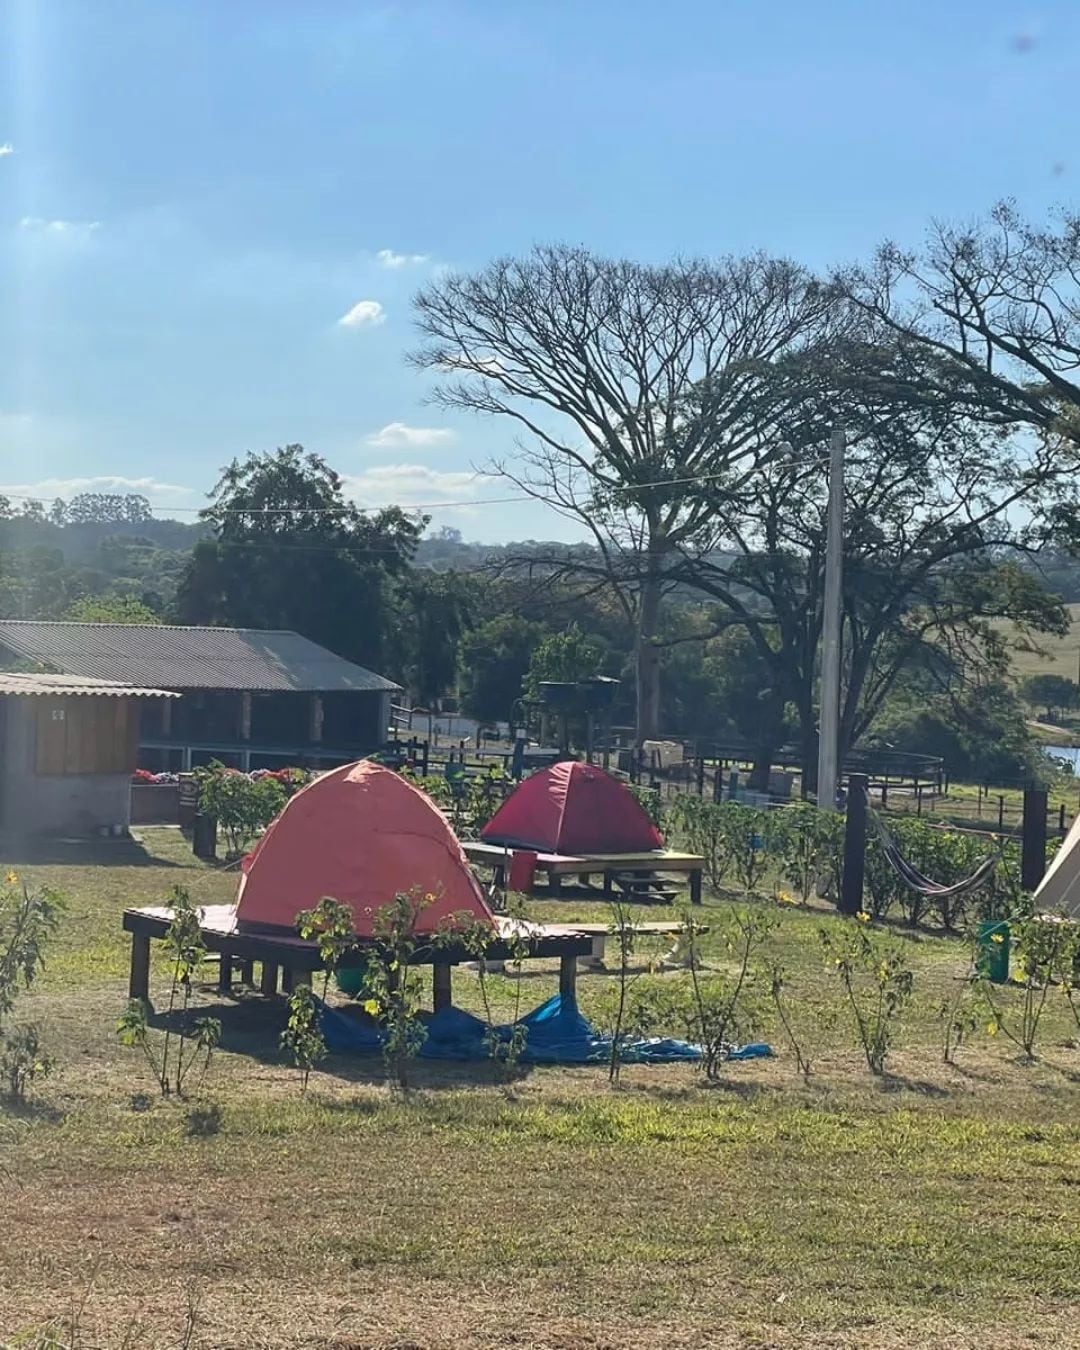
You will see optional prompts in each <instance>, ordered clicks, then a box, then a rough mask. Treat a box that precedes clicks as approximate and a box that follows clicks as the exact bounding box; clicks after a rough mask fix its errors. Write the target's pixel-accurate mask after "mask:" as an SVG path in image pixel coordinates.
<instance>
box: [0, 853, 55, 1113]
mask: <svg viewBox="0 0 1080 1350" xmlns="http://www.w3.org/2000/svg"><path fill="white" fill-rule="evenodd" d="M63 912H64V902H63V899H62V897H61V896H60V893H59V892H58V891H55V890H52V889H50V888H49V887H41V888H39V889H36V890H31V889H30V887H29V886H27V885H26V884H25V883H24V882H20V881H19V878H18V876H17V875H16V874H15V873H14V872H8V873H7V876H6V878H5V882H4V887H3V889H2V890H0V1077H2V1078H3V1079H4V1081H5V1082H6V1084H7V1089H8V1092H9V1094H10V1095H11V1096H12V1097H15V1098H18V1099H21V1098H22V1097H23V1095H24V1094H25V1092H26V1088H27V1085H28V1084H29V1083H31V1082H32V1081H33V1080H34V1079H35V1078H43V1077H44V1076H45V1075H46V1074H47V1073H48V1072H49V1071H50V1069H51V1068H52V1060H51V1059H50V1057H49V1056H48V1055H47V1054H45V1053H44V1051H43V1050H42V1048H41V1044H40V1031H39V1029H38V1028H37V1027H36V1026H33V1025H31V1024H27V1023H21V1024H18V1025H16V1026H13V1027H10V1028H9V1027H6V1026H5V1020H6V1019H7V1017H8V1016H9V1014H10V1013H11V1011H12V1010H13V1008H14V1007H15V1003H16V1000H17V998H18V996H19V994H20V992H21V991H22V990H24V989H29V988H30V986H31V985H32V984H33V983H34V981H35V980H36V979H37V977H38V975H39V974H40V972H41V969H42V967H43V966H44V964H45V949H46V947H47V946H48V943H49V941H50V940H51V939H52V937H53V936H54V935H55V933H56V930H57V928H58V927H59V924H60V920H61V918H62V916H63Z"/></svg>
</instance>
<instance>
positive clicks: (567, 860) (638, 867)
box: [461, 839, 705, 905]
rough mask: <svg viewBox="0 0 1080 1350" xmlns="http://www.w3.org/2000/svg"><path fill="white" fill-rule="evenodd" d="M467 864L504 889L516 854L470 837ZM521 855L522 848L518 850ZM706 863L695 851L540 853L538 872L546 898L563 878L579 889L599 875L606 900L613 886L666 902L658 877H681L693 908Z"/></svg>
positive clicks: (670, 893) (698, 900) (557, 889)
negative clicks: (489, 873)
mask: <svg viewBox="0 0 1080 1350" xmlns="http://www.w3.org/2000/svg"><path fill="white" fill-rule="evenodd" d="M461 847H462V848H463V849H464V850H465V856H466V857H467V858H468V859H469V861H470V862H473V863H479V864H481V865H483V866H486V867H491V868H493V869H494V872H495V883H496V885H498V886H504V885H505V883H506V878H507V876H508V874H509V871H510V860H511V859H512V858H513V856H514V853H515V850H514V849H512V848H507V847H506V846H505V845H503V844H485V843H484V842H483V841H481V840H478V839H474V840H467V841H466V842H465V843H463V844H462V845H461ZM517 851H518V852H520V851H521V850H517ZM704 869H705V859H704V858H703V857H701V856H700V855H699V854H697V853H680V852H678V851H677V850H675V849H654V850H651V851H647V852H644V853H591V854H588V855H587V856H579V855H571V854H564V853H538V854H537V855H536V870H537V872H542V873H543V874H544V876H545V877H546V878H547V886H548V894H549V895H553V896H557V895H559V894H560V893H561V890H562V882H563V878H564V877H570V876H576V877H577V878H578V880H579V881H580V882H581V883H582V884H583V885H586V886H587V885H588V884H589V879H590V877H592V876H594V875H596V874H597V873H599V875H600V876H601V877H602V878H603V894H604V897H605V898H606V899H610V898H611V896H612V895H613V894H614V892H615V888H616V886H618V887H619V889H620V890H623V891H624V892H627V893H628V894H629V895H631V896H632V898H634V899H647V898H648V897H649V894H650V893H651V894H653V895H655V896H656V897H657V898H658V899H659V898H661V897H662V898H663V899H664V901H665V902H667V903H670V901H671V899H672V898H673V896H674V892H673V891H671V890H670V889H668V888H666V887H664V886H663V885H662V884H661V883H660V882H659V878H660V877H661V876H663V875H665V874H667V875H671V874H674V875H677V876H678V875H681V876H685V877H686V878H687V879H688V882H689V886H690V900H691V903H692V904H695V905H700V904H701V876H702V872H703V871H704Z"/></svg>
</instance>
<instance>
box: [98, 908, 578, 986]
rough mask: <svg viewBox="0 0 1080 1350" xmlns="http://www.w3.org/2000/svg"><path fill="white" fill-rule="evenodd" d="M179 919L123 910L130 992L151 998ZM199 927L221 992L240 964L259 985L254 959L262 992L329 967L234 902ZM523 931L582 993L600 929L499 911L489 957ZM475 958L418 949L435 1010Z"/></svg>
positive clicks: (453, 950) (449, 948) (502, 956)
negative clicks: (157, 965) (582, 973)
mask: <svg viewBox="0 0 1080 1350" xmlns="http://www.w3.org/2000/svg"><path fill="white" fill-rule="evenodd" d="M172 919H173V911H172V910H171V909H170V908H168V906H163V905H151V906H147V907H146V908H142V909H126V910H124V915H123V921H122V922H123V927H124V931H125V932H128V933H130V934H131V966H130V972H129V978H128V997H129V998H138V999H143V1000H145V1001H147V1002H149V999H150V943H151V940H152V939H154V938H163V937H165V936H166V934H167V933H168V931H169V926H170V924H171V923H172ZM199 931H200V932H201V934H202V940H203V943H204V944H205V946H206V949H207V951H208V952H214V953H217V955H218V958H219V962H220V965H219V975H218V987H219V989H220V990H221V992H222V993H228V991H229V989H230V988H231V985H232V977H233V973H234V967H235V966H236V965H239V966H240V967H241V971H242V974H243V976H244V978H245V979H246V981H247V982H248V983H250V984H253V983H254V967H255V963H256V962H259V963H260V965H261V977H260V981H259V988H260V991H261V992H262V993H263V994H266V995H271V996H272V995H274V994H276V993H277V992H278V980H279V974H280V980H281V990H282V992H283V993H290V992H291V991H292V988H293V986H294V985H295V984H299V983H310V980H311V974H312V972H313V971H316V970H321V969H323V963H322V960H321V959H320V957H319V949H318V946H317V944H316V943H314V942H309V941H307V940H305V939H304V938H301V937H298V936H297V935H296V934H295V933H290V932H288V931H287V930H283V929H271V928H268V927H266V928H260V927H259V926H257V925H248V924H245V925H238V924H237V919H236V906H235V905H207V906H205V907H204V908H202V909H200V911H199ZM522 937H524V938H525V939H526V944H527V950H526V952H525V953H524V959H525V960H542V959H545V958H546V959H551V958H557V959H558V961H559V992H560V994H562V995H563V997H564V998H575V997H576V993H577V960H578V957H581V956H589V955H591V953H592V951H593V943H594V940H595V935H594V934H592V933H588V932H585V931H583V929H582V928H580V927H578V926H576V925H574V924H541V923H531V922H528V921H523V920H520V919H513V918H510V917H509V916H507V915H496V916H495V918H494V928H493V930H492V938H491V942H490V944H489V945H488V947H487V948H486V950H485V952H484V959H485V961H489V962H496V961H508V960H511V959H514V958H516V956H517V955H519V954H520V947H521V945H522V944H521V938H522ZM374 945H375V944H374V943H372V942H371V941H365V940H364V939H359V940H358V941H357V944H356V951H355V954H356V960H357V962H358V963H359V962H360V961H362V960H363V959H364V958H365V957H366V956H367V954H368V953H370V952H371V950H372V949H373V947H374ZM475 959H476V953H475V952H473V951H469V950H468V949H467V948H466V947H465V946H464V945H461V944H458V945H455V944H452V943H451V944H449V945H440V946H439V947H438V948H434V947H429V948H419V949H418V950H417V951H416V953H415V954H414V956H413V958H412V961H411V964H413V965H430V966H431V968H432V988H433V991H434V992H433V1005H434V1011H435V1012H440V1011H441V1010H442V1009H443V1008H448V1007H449V1006H450V1003H451V972H452V970H453V967H454V966H456V965H460V964H462V963H463V962H466V961H473V960H475Z"/></svg>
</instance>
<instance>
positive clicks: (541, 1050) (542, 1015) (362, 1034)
mask: <svg viewBox="0 0 1080 1350" xmlns="http://www.w3.org/2000/svg"><path fill="white" fill-rule="evenodd" d="M316 1003H318V1005H319V1011H320V1017H321V1021H322V1031H323V1036H324V1038H325V1040H326V1044H327V1048H328V1049H330V1050H337V1051H343V1052H352V1053H354V1054H355V1053H357V1052H364V1051H368V1052H370V1051H374V1050H378V1049H379V1048H380V1046H381V1044H382V1037H381V1034H380V1032H379V1028H378V1025H377V1024H376V1023H375V1021H374V1020H373V1019H372V1018H370V1017H368V1016H367V1015H366V1014H365V1013H363V1012H361V1011H360V1010H359V1009H357V1010H356V1012H352V1011H349V1012H343V1011H341V1010H340V1009H338V1008H331V1007H329V1006H327V1005H326V1004H324V1003H321V1002H320V1001H319V1000H318V999H316ZM519 1024H520V1025H521V1026H523V1027H524V1028H525V1029H526V1037H525V1048H524V1050H523V1052H522V1054H521V1060H522V1062H523V1063H526V1064H596V1063H604V1062H606V1061H607V1060H608V1059H609V1058H610V1056H611V1038H610V1037H609V1036H604V1035H602V1034H601V1033H600V1032H598V1031H597V1030H596V1029H595V1027H593V1025H592V1024H591V1023H590V1022H589V1021H588V1019H587V1018H585V1017H583V1016H582V1014H581V1012H580V1011H579V1010H578V1006H577V1004H576V1003H575V1002H574V1001H573V1000H572V999H563V998H562V996H561V995H560V994H556V995H555V996H554V997H553V998H549V999H548V1001H547V1002H546V1003H543V1004H541V1005H540V1007H539V1008H536V1009H534V1010H533V1011H532V1012H531V1013H528V1014H526V1016H524V1017H522V1018H521V1019H520V1023H519ZM427 1033H428V1034H427V1040H426V1041H425V1042H424V1046H423V1049H422V1050H421V1051H420V1053H421V1055H423V1056H424V1057H426V1058H428V1059H463V1060H478V1059H489V1058H490V1057H491V1055H490V1049H489V1042H488V1040H487V1037H488V1027H487V1024H486V1023H485V1022H483V1021H481V1020H480V1018H479V1017H474V1016H473V1015H472V1013H467V1012H464V1011H463V1010H462V1009H461V1008H445V1009H444V1010H443V1011H442V1012H438V1013H435V1014H434V1016H432V1017H431V1018H430V1019H429V1020H428V1022H427ZM494 1034H495V1035H496V1036H498V1037H500V1038H501V1039H503V1040H509V1039H510V1037H511V1035H512V1034H513V1026H512V1025H511V1026H499V1027H495V1028H494ZM771 1054H772V1050H771V1049H770V1047H769V1046H767V1045H744V1046H741V1047H736V1048H733V1050H732V1052H731V1054H730V1056H729V1058H731V1059H759V1058H763V1057H766V1056H769V1055H771ZM701 1057H702V1056H701V1048H700V1046H697V1045H692V1044H691V1043H690V1042H689V1041H680V1040H673V1039H670V1038H665V1037H650V1038H649V1039H646V1040H633V1041H631V1040H627V1041H624V1043H623V1046H622V1053H621V1058H622V1060H623V1062H624V1063H627V1064H674V1063H680V1062H693V1061H696V1060H699V1059H701Z"/></svg>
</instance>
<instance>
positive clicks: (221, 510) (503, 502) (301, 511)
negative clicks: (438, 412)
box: [0, 473, 728, 525]
mask: <svg viewBox="0 0 1080 1350" xmlns="http://www.w3.org/2000/svg"><path fill="white" fill-rule="evenodd" d="M727 476H728V475H727V474H726V473H703V474H693V475H691V476H690V477H687V478H659V479H656V480H655V481H654V482H651V483H623V484H615V485H613V486H611V487H609V488H607V489H606V491H608V492H613V493H614V492H645V491H648V490H649V489H652V488H665V487H682V486H684V485H686V484H687V483H711V482H715V481H716V480H717V479H721V478H726V477H727ZM116 495H120V494H116ZM124 495H127V496H136V495H139V494H135V493H128V494H124ZM0 496H4V497H7V499H8V501H15V502H42V501H43V498H41V497H33V496H30V495H28V494H26V493H17V492H7V493H0ZM517 502H543V503H544V504H545V505H548V506H563V505H565V503H563V502H559V501H558V500H556V499H551V498H548V497H544V496H541V495H539V494H538V493H533V492H523V493H521V494H519V495H517V496H512V497H474V498H465V499H464V500H461V499H459V500H457V501H437V502H409V503H408V504H406V505H401V504H400V503H396V502H388V503H386V505H384V506H358V505H356V504H355V503H349V504H347V505H345V506H311V507H308V506H250V507H249V506H223V507H214V508H207V507H202V506H172V507H170V506H151V507H150V510H151V512H165V511H168V512H171V513H172V515H171V516H165V517H164V519H166V520H169V519H172V518H174V517H175V516H176V515H201V514H202V512H203V511H205V510H208V509H213V510H215V511H217V512H218V514H220V515H240V516H257V515H278V516H287V515H289V516H336V515H341V514H343V513H347V512H350V511H359V512H361V513H362V514H368V513H371V512H378V511H388V510H392V509H393V508H394V507H395V506H397V507H398V509H399V510H401V511H404V512H405V513H406V514H407V515H408V514H411V513H412V512H415V511H447V510H461V509H467V508H468V509H471V508H472V507H476V506H508V505H510V504H512V503H517ZM74 523H76V524H95V523H97V522H93V521H79V522H74ZM102 523H107V524H110V525H112V524H133V525H137V524H138V523H139V522H138V521H108V522H102Z"/></svg>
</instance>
